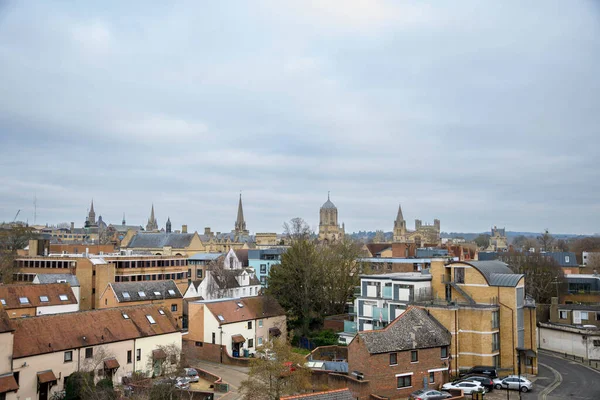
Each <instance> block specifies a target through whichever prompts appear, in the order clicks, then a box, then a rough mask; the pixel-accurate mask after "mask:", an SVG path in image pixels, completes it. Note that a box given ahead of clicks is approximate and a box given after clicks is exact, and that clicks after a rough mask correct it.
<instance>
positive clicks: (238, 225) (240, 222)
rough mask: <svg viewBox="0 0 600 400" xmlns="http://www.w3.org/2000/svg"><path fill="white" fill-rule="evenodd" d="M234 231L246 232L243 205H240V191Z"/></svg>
mask: <svg viewBox="0 0 600 400" xmlns="http://www.w3.org/2000/svg"><path fill="white" fill-rule="evenodd" d="M235 232H237V233H246V221H245V220H244V207H243V206H242V193H240V200H239V202H238V211H237V219H236V220H235Z"/></svg>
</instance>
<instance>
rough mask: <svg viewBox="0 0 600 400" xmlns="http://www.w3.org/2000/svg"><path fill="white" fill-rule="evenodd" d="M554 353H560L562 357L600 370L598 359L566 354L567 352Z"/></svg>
mask: <svg viewBox="0 0 600 400" xmlns="http://www.w3.org/2000/svg"><path fill="white" fill-rule="evenodd" d="M556 354H560V356H561V357H563V358H565V359H567V360H573V361H577V362H578V363H581V364H584V365H587V366H588V367H592V368H594V369H597V370H599V371H600V360H589V359H586V358H584V357H579V356H574V355H571V354H567V353H556Z"/></svg>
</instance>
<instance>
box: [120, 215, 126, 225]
mask: <svg viewBox="0 0 600 400" xmlns="http://www.w3.org/2000/svg"><path fill="white" fill-rule="evenodd" d="M121 224H122V225H125V224H126V222H125V213H123V221H121Z"/></svg>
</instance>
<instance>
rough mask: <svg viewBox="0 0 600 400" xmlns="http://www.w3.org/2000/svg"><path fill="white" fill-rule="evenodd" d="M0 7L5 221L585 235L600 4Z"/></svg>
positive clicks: (593, 221)
mask: <svg viewBox="0 0 600 400" xmlns="http://www.w3.org/2000/svg"><path fill="white" fill-rule="evenodd" d="M309 3H310V6H309V7H307V6H306V4H307V3H306V2H299V1H289V2H285V3H281V2H275V1H272V0H263V1H258V2H256V3H253V4H241V5H238V6H237V7H235V8H233V7H228V6H227V5H225V4H221V3H218V4H211V3H208V4H206V3H203V2H200V3H198V2H187V3H186V2H184V3H179V4H176V5H174V4H167V3H156V4H154V5H153V6H152V7H148V5H147V3H146V2H135V1H134V2H127V3H123V2H110V1H109V2H103V3H101V4H94V3H85V4H50V3H25V2H11V1H8V2H1V3H0V65H2V74H1V77H0V85H1V86H0V87H2V92H3V96H1V98H0V131H1V132H3V135H2V146H0V168H2V171H3V172H2V176H0V221H8V222H10V221H12V219H13V218H14V216H15V214H16V212H17V210H19V209H21V216H20V217H19V218H20V219H24V220H25V219H29V222H32V218H33V199H34V197H37V203H38V205H37V222H43V223H45V222H48V223H59V222H70V221H71V220H74V222H76V223H77V224H81V223H82V220H81V219H80V218H82V217H85V212H86V209H87V207H88V206H89V201H90V199H91V198H92V197H93V198H94V199H95V203H96V207H97V208H96V212H97V214H98V215H102V216H103V218H104V219H105V220H106V221H109V222H113V223H114V222H120V221H121V218H122V214H123V212H125V214H126V217H127V221H128V223H130V222H131V223H133V222H136V223H140V224H145V221H146V220H147V218H148V214H149V210H150V206H151V204H152V203H154V205H155V208H156V213H157V218H158V221H159V224H160V225H161V226H164V223H165V221H166V218H167V217H170V218H171V221H172V223H173V226H174V227H180V226H181V224H182V223H186V224H188V226H190V229H194V230H199V229H202V228H203V227H204V226H210V227H211V228H213V230H215V231H216V230H217V229H218V230H225V229H227V230H230V229H232V227H233V225H234V222H235V217H236V213H235V211H236V202H237V194H238V193H239V191H240V190H242V191H243V193H244V205H245V207H244V208H245V217H246V221H247V224H248V228H249V229H250V230H251V231H252V232H257V231H258V232H261V231H262V232H265V231H266V232H271V231H275V232H279V231H281V226H282V224H283V222H285V221H288V220H289V219H290V218H293V217H297V216H299V217H302V218H304V219H305V220H307V221H308V223H309V224H310V225H311V227H313V228H314V227H316V226H317V224H318V208H319V207H320V205H321V204H323V202H324V201H325V199H326V194H327V192H328V191H331V193H332V201H333V202H334V203H335V204H336V205H337V207H338V208H339V221H340V223H341V222H344V223H345V224H346V229H347V231H348V232H352V231H358V230H372V229H383V230H385V231H389V230H391V229H392V227H393V220H394V217H395V214H396V210H397V207H398V203H401V204H402V205H403V208H404V210H405V218H406V220H407V222H408V225H409V226H411V225H412V223H413V221H414V220H415V219H421V220H423V221H424V222H428V223H432V222H433V220H434V219H435V218H438V219H440V220H441V229H442V231H462V232H477V231H482V230H487V229H489V227H490V226H494V225H497V226H503V227H506V228H507V229H509V230H515V231H532V232H539V231H542V230H543V229H546V228H547V229H549V230H550V231H551V232H561V233H581V234H593V233H596V232H598V226H599V225H600V212H599V211H600V203H599V202H598V200H597V199H598V195H599V194H600V183H599V182H598V179H597V174H598V173H597V171H598V170H599V169H600V160H599V159H598V157H597V156H596V154H595V153H596V152H597V151H596V149H597V147H598V144H599V141H600V134H599V131H598V129H599V128H598V127H600V113H599V112H598V100H597V98H596V97H597V93H598V91H599V90H600V76H599V75H598V73H597V71H596V69H597V68H596V67H595V66H597V65H598V64H599V63H600V54H599V53H598V52H597V51H596V49H597V48H599V47H600V26H599V25H598V23H597V21H598V16H599V15H600V5H599V4H598V3H596V2H572V3H570V4H569V7H564V6H562V5H561V4H559V3H555V4H548V3H547V2H534V3H527V4H524V3H522V2H517V1H514V2H502V3H501V4H500V3H493V4H481V3H478V2H461V3H460V4H456V3H455V2H451V1H445V2H437V3H436V5H435V6H431V5H428V4H423V3H422V2H416V1H415V2H403V3H401V4H397V3H395V2H387V1H363V0H351V1H347V2H344V7H343V8H342V7H339V6H337V5H336V3H335V2H330V1H319V2H309Z"/></svg>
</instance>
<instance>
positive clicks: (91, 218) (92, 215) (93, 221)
mask: <svg viewBox="0 0 600 400" xmlns="http://www.w3.org/2000/svg"><path fill="white" fill-rule="evenodd" d="M86 222H89V226H93V225H96V212H95V211H94V199H92V205H91V206H90V211H89V212H88V217H87V220H86Z"/></svg>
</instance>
